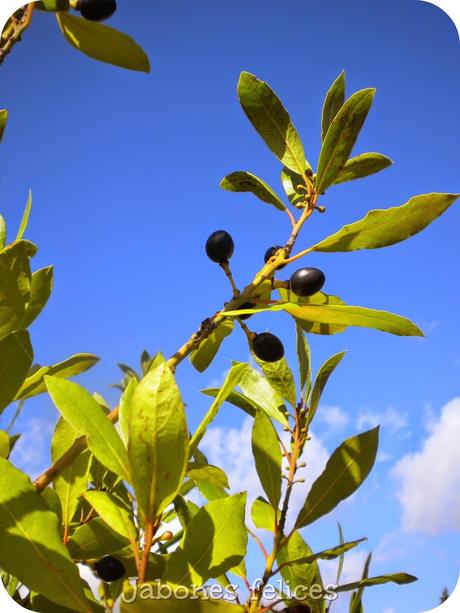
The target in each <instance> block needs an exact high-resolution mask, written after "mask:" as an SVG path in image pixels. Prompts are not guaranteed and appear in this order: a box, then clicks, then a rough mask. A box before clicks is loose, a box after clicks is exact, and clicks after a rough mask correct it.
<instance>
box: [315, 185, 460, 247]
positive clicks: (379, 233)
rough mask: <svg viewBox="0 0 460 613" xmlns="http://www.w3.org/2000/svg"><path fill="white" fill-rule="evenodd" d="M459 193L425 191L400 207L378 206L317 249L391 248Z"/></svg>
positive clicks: (435, 215) (437, 212)
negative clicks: (381, 207)
mask: <svg viewBox="0 0 460 613" xmlns="http://www.w3.org/2000/svg"><path fill="white" fill-rule="evenodd" d="M458 196H459V194H436V193H433V194H422V195H420V196H414V197H413V198H411V199H410V200H409V201H408V202H406V203H405V204H403V205H401V206H395V207H392V208H390V209H376V210H375V211H370V212H369V213H367V215H366V216H365V217H363V219H360V220H359V221H355V222H354V223H352V224H348V225H346V226H344V227H343V228H342V229H341V230H339V231H338V232H336V233H335V234H332V235H331V236H329V237H328V238H325V239H324V240H323V241H321V242H320V243H317V244H316V245H315V246H314V247H313V248H312V249H313V250H314V251H328V252H339V251H356V250H358V249H378V248H379V247H388V246H389V245H394V244H395V243H399V242H401V241H403V240H406V239H407V238H409V237H411V236H413V235H414V234H417V233H418V232H420V231H421V230H423V229H424V228H426V227H427V226H428V225H429V224H430V223H431V222H433V221H434V220H435V219H437V218H438V217H439V216H440V215H442V213H444V211H446V210H447V209H448V208H449V207H450V206H451V204H453V203H454V202H455V201H456V200H457V198H458Z"/></svg>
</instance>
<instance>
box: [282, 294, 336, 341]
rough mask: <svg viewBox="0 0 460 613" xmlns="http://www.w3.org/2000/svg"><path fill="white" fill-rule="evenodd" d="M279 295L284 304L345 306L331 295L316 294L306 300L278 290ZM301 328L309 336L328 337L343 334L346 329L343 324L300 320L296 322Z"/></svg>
mask: <svg viewBox="0 0 460 613" xmlns="http://www.w3.org/2000/svg"><path fill="white" fill-rule="evenodd" d="M278 291H279V294H280V296H281V298H282V300H284V301H285V302H292V303H294V304H297V305H299V306H305V305H310V304H313V305H322V304H336V305H342V306H345V302H344V301H343V300H342V299H341V298H339V296H333V295H331V294H324V293H323V292H316V294H313V296H308V297H306V298H301V297H299V296H296V295H295V294H294V292H291V290H289V289H283V288H281V289H279V290H278ZM296 323H297V324H299V325H300V326H301V328H302V329H303V330H304V331H305V332H308V333H309V334H321V335H330V334H338V333H340V332H344V331H345V330H346V329H347V326H346V325H344V324H333V323H329V324H327V323H324V322H323V323H321V322H316V321H305V320H300V321H297V322H296Z"/></svg>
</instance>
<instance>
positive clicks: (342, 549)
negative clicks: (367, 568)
mask: <svg viewBox="0 0 460 613" xmlns="http://www.w3.org/2000/svg"><path fill="white" fill-rule="evenodd" d="M365 540H367V539H366V538H362V539H358V540H357V541H350V542H348V543H342V544H341V545H337V546H336V547H331V548H330V549H325V550H324V551H320V552H319V553H313V554H311V555H308V556H305V557H302V558H293V559H291V560H288V561H287V562H285V563H284V564H285V566H291V565H292V564H311V563H312V562H315V561H316V560H334V559H335V558H338V557H339V556H341V555H342V554H344V553H346V552H347V551H350V550H351V549H354V548H355V547H357V546H358V545H360V544H361V543H363V542H364V541H365Z"/></svg>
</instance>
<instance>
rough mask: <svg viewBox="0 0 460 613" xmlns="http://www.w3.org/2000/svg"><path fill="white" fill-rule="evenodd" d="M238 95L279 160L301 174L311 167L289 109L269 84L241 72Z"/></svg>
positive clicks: (252, 121)
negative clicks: (287, 109)
mask: <svg viewBox="0 0 460 613" xmlns="http://www.w3.org/2000/svg"><path fill="white" fill-rule="evenodd" d="M238 96H239V99H240V103H241V106H242V107H243V110H244V112H245V113H246V115H247V117H248V119H249V121H250V122H251V123H252V125H253V126H254V128H255V129H256V130H257V132H258V133H259V134H260V136H261V137H262V138H263V140H264V141H265V143H266V144H267V145H268V147H269V149H270V150H271V151H272V153H274V154H275V156H276V157H277V158H278V159H279V160H280V162H282V163H283V164H284V165H285V166H287V167H288V168H290V169H291V170H293V171H294V172H297V173H299V174H301V175H302V174H303V173H304V172H305V170H307V169H308V168H310V165H309V164H308V162H307V161H306V159H305V152H304V149H303V145H302V142H301V140H300V138H299V135H298V134H297V130H296V129H295V127H294V124H293V123H292V121H291V118H290V117H289V114H288V112H287V111H286V109H285V108H284V106H283V104H282V103H281V101H280V99H279V98H278V96H277V95H276V94H275V92H274V91H273V90H272V89H271V88H270V87H269V86H268V85H267V83H265V82H264V81H260V80H259V79H258V78H257V77H255V76H254V75H252V74H250V73H249V72H242V73H241V75H240V80H239V82H238Z"/></svg>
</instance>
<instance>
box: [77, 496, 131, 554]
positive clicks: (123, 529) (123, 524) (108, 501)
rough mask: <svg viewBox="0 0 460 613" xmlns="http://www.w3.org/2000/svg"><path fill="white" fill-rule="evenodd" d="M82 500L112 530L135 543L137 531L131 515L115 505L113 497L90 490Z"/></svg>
mask: <svg viewBox="0 0 460 613" xmlns="http://www.w3.org/2000/svg"><path fill="white" fill-rule="evenodd" d="M84 498H85V500H87V501H88V502H89V504H90V505H91V506H92V507H93V508H94V509H95V510H96V513H97V514H98V515H99V516H100V517H101V518H102V519H103V520H104V521H105V523H106V524H107V525H108V526H109V527H110V528H112V530H114V531H115V532H117V533H118V534H120V535H121V536H124V537H125V538H127V539H128V540H129V541H130V542H132V543H133V542H136V541H137V530H136V527H135V525H134V522H133V520H132V518H131V515H130V514H129V513H128V512H127V511H126V510H125V509H123V507H121V506H120V505H119V504H117V501H116V499H115V498H114V497H113V496H111V495H110V494H108V493H107V492H97V491H96V490H92V491H88V492H85V493H84Z"/></svg>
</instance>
